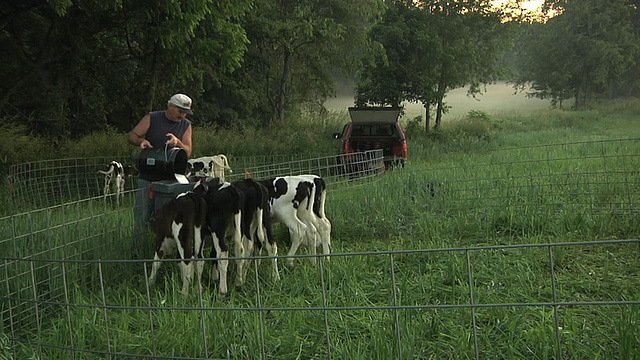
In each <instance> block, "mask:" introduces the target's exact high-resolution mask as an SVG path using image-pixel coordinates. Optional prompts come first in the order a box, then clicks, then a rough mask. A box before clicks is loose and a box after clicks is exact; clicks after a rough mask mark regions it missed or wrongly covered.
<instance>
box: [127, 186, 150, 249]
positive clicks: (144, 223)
mask: <svg viewBox="0 0 640 360" xmlns="http://www.w3.org/2000/svg"><path fill="white" fill-rule="evenodd" d="M150 184H151V181H147V180H143V179H138V191H137V192H136V207H135V210H134V214H135V229H134V232H133V248H132V254H133V258H134V259H139V258H141V256H144V255H145V254H143V253H141V252H142V251H143V250H144V249H145V248H146V247H147V246H146V244H145V242H146V241H147V240H146V239H148V237H149V236H148V234H149V219H150V217H151V214H152V213H153V207H154V202H153V199H150V198H149V185H150Z"/></svg>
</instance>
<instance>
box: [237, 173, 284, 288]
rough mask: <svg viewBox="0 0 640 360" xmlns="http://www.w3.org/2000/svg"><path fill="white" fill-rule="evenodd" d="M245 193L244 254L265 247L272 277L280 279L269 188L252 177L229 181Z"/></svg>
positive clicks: (246, 267)
mask: <svg viewBox="0 0 640 360" xmlns="http://www.w3.org/2000/svg"><path fill="white" fill-rule="evenodd" d="M231 185H232V186H234V187H236V188H237V189H239V190H240V191H242V193H244V195H245V202H244V204H243V207H242V237H243V247H244V251H245V256H251V255H252V254H253V253H254V246H257V247H258V248H257V249H258V250H260V251H261V250H262V248H263V247H264V248H266V249H267V253H268V254H269V256H271V257H272V258H271V264H272V277H273V279H275V280H280V273H279V271H278V259H277V258H276V256H278V245H277V244H276V242H275V238H274V236H273V228H272V225H271V216H270V205H269V190H268V189H267V188H266V187H265V186H264V185H262V184H260V183H259V182H257V181H256V180H254V179H243V180H237V181H234V182H233V183H231ZM248 265H249V263H248V262H245V263H244V271H243V274H242V279H241V280H242V282H243V283H244V280H245V278H246V274H247V270H248V267H249V266H248Z"/></svg>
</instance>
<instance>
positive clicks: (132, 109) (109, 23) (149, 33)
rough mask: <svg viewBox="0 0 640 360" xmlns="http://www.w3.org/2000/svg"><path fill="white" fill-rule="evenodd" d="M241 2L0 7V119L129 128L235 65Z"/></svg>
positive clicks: (74, 129) (98, 1) (70, 132)
mask: <svg viewBox="0 0 640 360" xmlns="http://www.w3.org/2000/svg"><path fill="white" fill-rule="evenodd" d="M250 4H251V2H250V0H242V1H236V0H222V1H213V0H190V1H180V0H167V1H161V2H157V1H137V2H126V1H121V0H83V1H79V0H76V1H73V0H51V1H48V2H43V1H35V0H33V1H30V0H27V1H23V2H18V3H14V4H12V6H4V7H3V8H2V9H0V44H1V45H2V48H3V49H6V50H7V51H3V52H2V54H1V55H0V60H1V61H0V74H1V75H2V78H3V79H4V81H3V83H2V84H0V116H1V118H2V119H4V121H7V120H13V121H16V120H18V121H20V122H22V123H26V124H27V126H28V128H29V129H30V130H32V131H35V132H39V133H52V134H54V135H55V136H64V137H67V136H74V135H75V136H82V135H84V134H86V133H88V132H91V131H95V130H100V129H104V128H105V127H116V128H119V129H129V128H130V127H131V126H132V124H133V123H135V122H136V121H137V120H139V118H140V117H141V116H142V114H144V112H145V111H149V110H151V109H152V108H154V107H155V106H164V104H166V103H165V101H166V99H168V97H169V96H170V95H171V94H172V93H174V92H177V91H184V92H187V93H189V94H190V95H192V97H193V98H194V100H195V101H196V104H197V103H198V100H199V97H200V93H201V91H202V88H203V86H204V82H205V80H206V79H210V78H216V77H221V76H223V75H224V74H226V73H228V72H230V71H232V70H233V69H235V68H237V67H239V66H240V64H241V60H242V56H243V53H244V51H245V49H246V43H247V39H246V36H245V33H244V30H243V29H242V27H241V26H239V25H238V21H237V19H238V18H239V17H240V16H242V15H243V14H244V13H245V12H246V11H247V10H248V9H249V6H250Z"/></svg>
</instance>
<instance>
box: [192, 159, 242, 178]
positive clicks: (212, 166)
mask: <svg viewBox="0 0 640 360" xmlns="http://www.w3.org/2000/svg"><path fill="white" fill-rule="evenodd" d="M187 162H188V167H189V168H188V174H187V176H200V177H216V178H219V179H220V181H222V182H224V181H225V171H229V173H233V170H232V169H231V167H230V166H229V161H228V160H227V156H226V155H224V154H218V155H213V156H203V157H199V158H195V159H189V160H188V161H187Z"/></svg>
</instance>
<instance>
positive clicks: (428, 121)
mask: <svg viewBox="0 0 640 360" xmlns="http://www.w3.org/2000/svg"><path fill="white" fill-rule="evenodd" d="M430 108H431V107H430V106H429V103H425V104H424V132H425V133H427V134H428V133H429V131H430V129H429V128H430V125H431V113H430Z"/></svg>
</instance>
